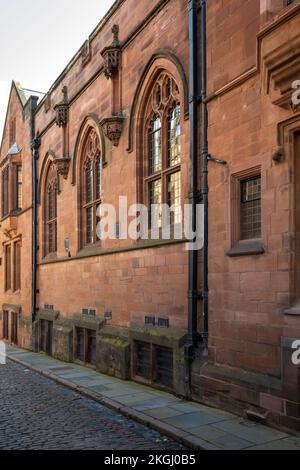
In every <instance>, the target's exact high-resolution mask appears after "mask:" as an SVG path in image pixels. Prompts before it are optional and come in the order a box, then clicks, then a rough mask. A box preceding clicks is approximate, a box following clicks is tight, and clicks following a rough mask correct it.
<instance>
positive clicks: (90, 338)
mask: <svg viewBox="0 0 300 470" xmlns="http://www.w3.org/2000/svg"><path fill="white" fill-rule="evenodd" d="M74 346H75V347H74V351H75V359H76V360H78V361H80V362H82V363H84V364H87V365H90V366H93V367H94V366H96V331H95V330H91V329H87V328H75V345H74Z"/></svg>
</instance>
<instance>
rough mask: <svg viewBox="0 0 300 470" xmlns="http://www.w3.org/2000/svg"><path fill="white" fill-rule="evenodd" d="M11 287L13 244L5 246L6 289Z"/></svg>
mask: <svg viewBox="0 0 300 470" xmlns="http://www.w3.org/2000/svg"><path fill="white" fill-rule="evenodd" d="M10 289H11V246H10V245H8V246H6V247H5V290H6V291H8V290H10Z"/></svg>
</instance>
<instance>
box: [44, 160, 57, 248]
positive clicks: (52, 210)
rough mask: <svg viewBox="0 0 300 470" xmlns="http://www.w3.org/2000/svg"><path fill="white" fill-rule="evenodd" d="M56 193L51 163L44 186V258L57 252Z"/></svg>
mask: <svg viewBox="0 0 300 470" xmlns="http://www.w3.org/2000/svg"><path fill="white" fill-rule="evenodd" d="M57 192H58V177H57V171H56V166H55V165H54V163H51V164H50V166H49V169H48V174H47V178H46V184H45V201H44V256H47V255H50V254H53V253H56V251H57Z"/></svg>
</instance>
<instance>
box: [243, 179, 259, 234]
mask: <svg viewBox="0 0 300 470" xmlns="http://www.w3.org/2000/svg"><path fill="white" fill-rule="evenodd" d="M260 237H261V177H260V176H257V177H255V178H251V179H248V180H245V181H242V182H241V240H249V239H252V238H260Z"/></svg>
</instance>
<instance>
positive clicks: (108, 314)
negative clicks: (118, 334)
mask: <svg viewBox="0 0 300 470" xmlns="http://www.w3.org/2000/svg"><path fill="white" fill-rule="evenodd" d="M104 320H106V321H109V320H112V311H111V310H106V311H105V312H104Z"/></svg>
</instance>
